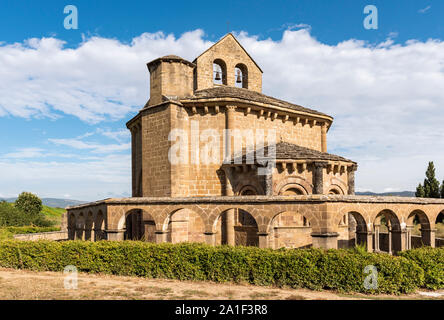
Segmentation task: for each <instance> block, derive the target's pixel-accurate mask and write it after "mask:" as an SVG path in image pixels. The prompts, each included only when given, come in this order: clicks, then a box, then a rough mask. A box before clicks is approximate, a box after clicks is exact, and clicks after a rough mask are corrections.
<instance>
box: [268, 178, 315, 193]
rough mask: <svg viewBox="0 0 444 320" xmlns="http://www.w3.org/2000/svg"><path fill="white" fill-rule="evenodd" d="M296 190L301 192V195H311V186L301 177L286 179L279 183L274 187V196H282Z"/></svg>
mask: <svg viewBox="0 0 444 320" xmlns="http://www.w3.org/2000/svg"><path fill="white" fill-rule="evenodd" d="M291 188H297V189H299V190H301V191H302V194H312V193H313V186H312V185H311V184H310V183H309V182H308V181H307V180H305V179H304V178H302V177H299V176H297V177H288V178H286V179H284V180H283V181H281V182H279V183H278V184H276V186H275V190H276V194H278V195H282V194H283V193H284V192H285V191H287V190H289V189H291Z"/></svg>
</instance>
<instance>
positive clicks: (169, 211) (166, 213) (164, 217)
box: [159, 205, 209, 231]
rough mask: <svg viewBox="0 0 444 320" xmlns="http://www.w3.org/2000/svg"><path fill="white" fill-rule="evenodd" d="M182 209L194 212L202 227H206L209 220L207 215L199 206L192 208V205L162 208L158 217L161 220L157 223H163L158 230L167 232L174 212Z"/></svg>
mask: <svg viewBox="0 0 444 320" xmlns="http://www.w3.org/2000/svg"><path fill="white" fill-rule="evenodd" d="M182 209H188V210H191V211H193V212H195V213H196V214H198V215H199V217H200V218H201V219H202V222H203V224H204V226H205V227H207V225H208V221H209V218H208V214H207V213H206V212H205V211H204V210H202V209H201V208H200V207H199V206H194V205H192V206H183V205H182V206H167V207H166V208H164V209H163V210H162V214H161V215H160V219H161V220H159V221H163V222H162V225H161V229H160V230H162V231H167V229H168V224H169V222H170V218H171V216H172V215H173V214H174V213H175V212H177V211H179V210H182ZM159 223H160V222H159Z"/></svg>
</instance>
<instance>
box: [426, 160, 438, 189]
mask: <svg viewBox="0 0 444 320" xmlns="http://www.w3.org/2000/svg"><path fill="white" fill-rule="evenodd" d="M424 189H425V191H426V197H428V198H439V197H440V192H439V181H438V180H437V179H436V178H435V165H434V164H433V161H431V162H429V165H428V167H427V171H426V179H425V180H424ZM427 192H428V194H427Z"/></svg>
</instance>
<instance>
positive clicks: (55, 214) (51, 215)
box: [42, 206, 66, 227]
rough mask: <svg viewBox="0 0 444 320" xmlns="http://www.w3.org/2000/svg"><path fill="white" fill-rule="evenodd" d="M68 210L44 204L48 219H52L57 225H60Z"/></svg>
mask: <svg viewBox="0 0 444 320" xmlns="http://www.w3.org/2000/svg"><path fill="white" fill-rule="evenodd" d="M65 211H66V210H65V209H63V208H52V207H48V206H43V209H42V212H43V214H44V215H45V216H46V218H47V219H48V220H51V221H53V222H54V223H55V226H57V227H59V226H60V222H61V221H62V214H63V212H65Z"/></svg>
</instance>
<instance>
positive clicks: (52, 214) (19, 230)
mask: <svg viewBox="0 0 444 320" xmlns="http://www.w3.org/2000/svg"><path fill="white" fill-rule="evenodd" d="M64 212H65V209H62V208H53V207H48V206H45V205H44V206H43V209H42V213H43V214H44V215H45V217H46V218H47V219H48V220H50V221H52V222H54V227H32V226H24V227H0V240H6V239H12V238H13V235H14V234H26V233H37V232H48V231H56V230H60V223H61V221H62V214H63V213H64Z"/></svg>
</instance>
